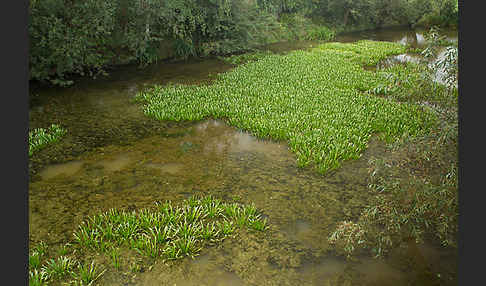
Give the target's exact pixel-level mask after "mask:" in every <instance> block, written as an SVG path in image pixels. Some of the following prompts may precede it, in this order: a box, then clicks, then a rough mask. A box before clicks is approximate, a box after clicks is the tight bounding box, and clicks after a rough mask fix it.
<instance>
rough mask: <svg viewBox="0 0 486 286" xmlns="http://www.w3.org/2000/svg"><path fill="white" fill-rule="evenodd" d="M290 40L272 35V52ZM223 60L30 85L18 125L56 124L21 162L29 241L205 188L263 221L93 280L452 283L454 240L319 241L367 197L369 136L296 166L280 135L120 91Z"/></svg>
mask: <svg viewBox="0 0 486 286" xmlns="http://www.w3.org/2000/svg"><path fill="white" fill-rule="evenodd" d="M413 34H415V36H413ZM418 34H419V32H417V31H407V30H403V29H402V30H393V29H392V30H381V31H365V32H360V33H355V34H350V35H343V36H341V37H338V40H339V41H355V40H359V39H363V38H369V39H373V40H389V41H398V42H402V41H408V40H407V39H408V38H412V39H413V38H414V37H415V40H416V41H417V44H420V43H421V41H422V40H421V38H420V36H418ZM404 38H405V39H406V40H403V39H404ZM308 45H311V44H308ZM304 47H306V44H302V43H300V44H296V45H295V46H294V48H304ZM273 48H274V49H277V50H278V49H279V46H278V45H274V46H273ZM291 48H292V45H291V44H288V43H287V44H282V46H281V47H280V50H278V51H285V50H289V49H291ZM230 68H231V66H230V65H227V64H225V63H223V62H221V61H218V60H215V59H211V60H204V61H197V60H192V61H189V62H176V63H167V62H166V63H159V64H157V65H153V66H151V67H149V68H148V69H145V70H139V69H137V68H135V67H126V68H125V69H121V70H119V71H116V72H113V73H112V74H111V75H110V77H109V78H105V79H100V80H95V81H93V80H82V81H80V82H79V83H77V84H76V85H75V86H73V87H70V88H67V89H58V88H53V89H42V88H40V89H36V90H35V92H37V93H38V94H40V96H38V97H34V99H33V105H32V106H31V111H30V113H29V116H30V123H31V125H30V127H31V128H35V127H45V126H46V125H50V124H51V123H60V124H61V125H62V126H63V127H65V128H66V129H67V130H68V134H67V135H66V137H65V138H63V140H62V141H61V142H60V143H59V144H55V146H51V147H47V148H45V149H43V150H40V151H39V153H38V154H36V155H35V156H34V157H33V158H32V160H31V161H30V162H29V171H30V174H31V176H30V184H29V238H30V242H31V243H34V244H35V243H37V242H39V241H45V242H47V243H48V244H49V245H51V246H58V245H61V244H63V243H65V242H67V241H71V240H72V232H73V230H74V229H75V228H76V226H77V225H78V224H79V223H80V222H81V221H82V220H84V219H85V218H86V217H87V216H89V215H92V214H95V213H98V212H100V211H106V210H108V209H110V208H120V209H126V210H135V209H140V208H144V207H151V206H153V205H154V203H155V202H157V201H159V202H163V201H166V200H171V201H174V202H179V201H181V200H183V199H186V198H188V197H189V196H192V195H213V196H215V197H218V198H221V199H223V200H226V201H235V202H240V203H245V204H249V203H254V204H255V205H256V207H257V208H258V209H259V210H261V211H262V212H263V215H264V216H265V217H267V218H268V222H269V226H270V228H269V230H268V231H266V232H265V233H253V232H245V231H242V232H241V233H240V234H239V235H238V236H237V237H235V238H232V239H227V240H225V241H224V242H223V243H222V244H221V245H220V246H218V247H216V246H215V247H210V248H204V249H203V250H202V252H201V255H200V256H198V257H196V258H195V259H194V260H193V259H191V258H186V259H183V260H181V261H176V262H168V263H162V262H158V263H156V264H155V265H153V267H152V268H151V270H150V271H144V272H143V273H138V274H137V275H136V277H133V276H131V275H128V274H127V275H125V274H117V273H110V272H108V273H106V274H105V275H104V277H103V278H102V280H101V282H102V285H395V286H397V285H439V284H438V283H440V285H454V284H455V283H454V282H455V279H456V272H455V267H456V257H457V255H456V253H455V251H454V250H451V249H443V248H440V247H439V246H437V245H435V244H433V243H427V244H425V245H420V246H417V245H415V244H411V243H408V242H404V243H403V244H402V245H400V246H398V247H397V248H396V249H395V250H394V251H393V252H392V253H391V254H390V256H389V257H387V258H386V259H384V260H374V259H372V258H370V257H369V256H368V255H358V257H357V259H356V260H354V261H348V260H346V259H344V258H343V257H341V256H339V255H338V254H337V253H336V252H335V251H334V249H333V247H332V246H331V245H329V243H328V241H327V237H328V236H329V234H330V233H331V232H332V231H333V230H334V227H335V226H336V223H337V222H338V221H341V220H353V219H356V218H357V217H358V216H359V213H360V212H361V210H362V209H363V208H364V207H365V206H366V205H367V202H368V200H369V198H370V193H369V191H368V188H367V184H368V169H367V168H368V160H369V159H370V158H372V157H380V156H381V157H384V156H388V154H387V152H386V151H385V146H384V144H383V143H382V142H380V141H379V140H377V139H376V138H373V139H372V140H371V141H370V142H369V146H368V149H367V150H366V151H365V152H364V154H363V156H362V157H361V158H360V159H358V160H355V161H349V162H344V164H343V166H342V167H341V168H339V169H338V170H336V171H333V172H331V173H329V174H327V175H325V176H323V175H320V174H318V173H317V172H316V171H315V170H312V169H307V168H305V169H301V168H298V167H297V164H296V158H295V155H294V154H292V153H291V152H290V151H289V149H288V146H287V145H286V144H285V143H284V142H274V141H269V140H261V139H258V138H256V137H254V136H252V135H251V134H249V133H247V132H244V131H242V130H238V129H236V128H233V127H230V126H228V125H227V124H226V123H225V122H224V121H221V120H212V119H207V120H203V121H200V122H178V123H175V122H158V121H155V120H152V119H150V118H147V117H145V116H144V115H143V113H142V111H141V109H140V106H138V105H137V104H135V103H134V102H133V101H132V99H133V96H134V95H135V94H136V92H137V91H138V90H140V89H142V88H144V87H145V86H147V85H150V84H154V83H159V84H165V83H169V82H179V83H188V84H207V83H209V82H210V81H211V79H212V78H214V74H216V73H218V72H223V71H226V70H228V69H230ZM439 274H440V278H438V275H439ZM127 283H128V284H127Z"/></svg>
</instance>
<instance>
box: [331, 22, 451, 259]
mask: <svg viewBox="0 0 486 286" xmlns="http://www.w3.org/2000/svg"><path fill="white" fill-rule="evenodd" d="M428 39H429V42H428V47H427V49H426V50H425V51H426V52H425V54H426V55H429V56H431V57H433V56H434V55H435V56H436V55H437V53H436V48H438V46H440V45H441V41H440V39H441V37H440V36H439V34H438V32H437V29H435V28H434V29H432V30H431V33H430V36H429V37H428ZM453 48H454V47H451V48H450V49H449V50H446V53H445V54H447V53H453V52H452V51H451V50H452V49H453ZM443 61H446V62H447V64H444V63H443ZM438 62H439V63H440V64H429V63H428V62H427V61H425V62H424V63H422V64H412V63H408V64H406V65H395V66H391V67H387V68H385V69H383V70H380V71H378V72H377V73H378V74H379V75H381V76H383V78H384V79H386V81H385V82H384V83H383V85H382V86H385V87H386V88H389V89H388V91H389V94H382V95H383V96H385V97H386V98H388V99H389V100H393V101H400V102H404V103H405V102H406V103H418V104H421V105H422V106H424V107H426V108H428V109H429V110H430V111H432V112H434V113H435V114H436V115H437V116H438V118H439V120H440V121H441V124H440V125H437V126H435V127H434V128H432V129H431V130H430V132H429V133H428V134H424V135H421V136H416V137H412V136H409V135H408V134H404V135H403V136H402V137H401V138H400V139H399V140H397V141H396V142H394V143H393V144H391V145H389V146H388V152H390V153H391V156H387V157H385V158H380V159H378V158H373V159H372V160H370V162H369V166H370V167H369V172H370V184H369V187H370V190H371V191H372V192H373V194H374V198H373V199H372V200H371V202H370V204H369V206H368V207H366V208H365V209H364V210H363V211H362V213H361V214H360V216H359V218H358V219H357V221H356V222H353V221H342V222H340V223H338V225H337V227H336V229H335V231H334V232H333V233H332V234H331V235H330V237H329V241H330V242H331V243H333V244H335V245H336V248H337V249H338V250H339V251H343V252H344V253H345V254H346V255H347V256H348V257H349V256H352V255H353V253H354V252H355V250H356V249H360V248H364V249H368V250H370V251H371V252H372V253H373V254H374V255H375V256H377V257H380V256H384V255H385V254H386V253H387V252H388V251H389V250H390V249H392V248H393V247H394V246H398V245H399V244H400V243H402V242H403V241H407V240H413V241H416V242H419V243H420V242H422V241H423V240H424V237H425V235H427V234H432V235H433V236H435V238H436V239H437V240H439V241H440V242H441V243H442V245H444V246H453V247H454V246H456V243H457V240H456V234H457V229H458V228H457V222H458V219H457V218H458V181H457V180H458V178H457V168H458V157H457V150H458V149H457V137H458V119H457V86H456V85H455V84H457V74H455V72H456V71H457V70H456V69H457V66H456V67H454V65H457V55H456V54H452V55H447V56H445V57H444V58H443V59H442V61H438ZM444 66H445V67H446V69H450V70H452V75H451V77H452V82H453V83H455V84H452V85H451V84H446V85H445V86H444V85H442V84H439V83H436V82H434V81H432V80H431V79H432V75H433V74H435V72H436V71H437V69H438V68H444ZM446 83H447V82H446ZM373 90H375V89H373Z"/></svg>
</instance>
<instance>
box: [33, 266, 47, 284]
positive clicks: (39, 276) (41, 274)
mask: <svg viewBox="0 0 486 286" xmlns="http://www.w3.org/2000/svg"><path fill="white" fill-rule="evenodd" d="M47 280H48V277H47V273H46V272H45V271H43V270H37V269H33V270H29V286H45V285H47Z"/></svg>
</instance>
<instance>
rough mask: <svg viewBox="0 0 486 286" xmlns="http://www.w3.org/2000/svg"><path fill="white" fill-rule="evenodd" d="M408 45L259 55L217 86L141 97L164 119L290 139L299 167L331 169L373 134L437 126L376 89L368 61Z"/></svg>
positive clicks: (388, 136)
mask: <svg viewBox="0 0 486 286" xmlns="http://www.w3.org/2000/svg"><path fill="white" fill-rule="evenodd" d="M405 49H406V47H404V46H401V45H399V44H396V43H389V42H374V41H360V42H357V43H353V44H342V43H327V44H322V45H320V46H319V47H317V48H314V49H312V50H310V51H294V52H291V53H289V54H287V55H284V56H280V55H268V56H264V57H261V59H259V60H257V61H252V62H248V63H246V64H243V65H240V66H238V67H237V68H235V69H234V70H232V71H230V72H228V73H224V74H221V75H220V76H219V77H218V79H217V80H216V82H215V83H214V84H212V85H200V86H188V85H172V86H154V87H153V88H151V89H148V90H145V91H143V92H141V93H139V94H138V95H137V97H136V100H137V101H139V102H141V103H143V104H144V106H143V108H144V112H145V114H147V115H148V116H151V117H154V118H156V119H159V120H174V121H181V120H202V119H204V118H208V117H213V118H222V119H225V120H226V121H227V122H228V123H229V124H231V125H233V126H236V127H238V128H241V129H244V130H248V131H250V132H252V133H253V134H254V135H256V136H258V137H261V138H271V139H274V140H282V141H287V142H288V144H289V146H290V149H291V150H292V151H293V152H294V153H295V154H296V155H297V159H298V163H299V165H300V166H307V165H312V166H315V167H316V168H317V169H318V170H319V171H321V172H322V173H325V172H327V171H329V170H332V169H335V168H337V167H339V166H340V163H341V162H343V161H344V160H348V159H356V158H358V157H360V154H361V152H362V151H363V150H364V149H366V147H367V142H368V140H369V138H370V137H371V135H373V134H379V135H380V136H381V137H382V138H383V139H385V140H387V141H389V142H391V141H394V140H395V139H397V138H399V137H401V136H402V135H403V134H410V135H412V136H413V135H419V134H423V133H424V132H427V131H428V130H429V129H430V128H431V127H432V126H434V125H435V124H436V116H435V115H434V113H432V112H430V111H428V110H427V109H425V108H424V107H422V106H420V105H417V104H413V103H398V102H395V101H391V100H387V99H385V98H381V97H378V96H375V95H374V94H373V92H372V91H373V90H374V89H375V88H376V87H378V86H379V85H383V84H387V82H388V81H387V79H386V77H384V76H383V75H381V74H376V73H374V72H372V71H368V70H365V69H364V68H363V66H373V65H376V64H377V63H378V62H379V61H380V60H382V59H384V58H386V57H387V56H390V55H395V54H400V53H404V52H405Z"/></svg>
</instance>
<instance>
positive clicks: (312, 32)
mask: <svg viewBox="0 0 486 286" xmlns="http://www.w3.org/2000/svg"><path fill="white" fill-rule="evenodd" d="M335 36H336V33H335V32H334V31H333V30H331V29H329V28H328V27H326V26H315V27H312V28H309V31H308V33H307V35H306V36H305V39H306V40H311V41H315V40H320V41H330V40H332V39H334V37H335Z"/></svg>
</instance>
